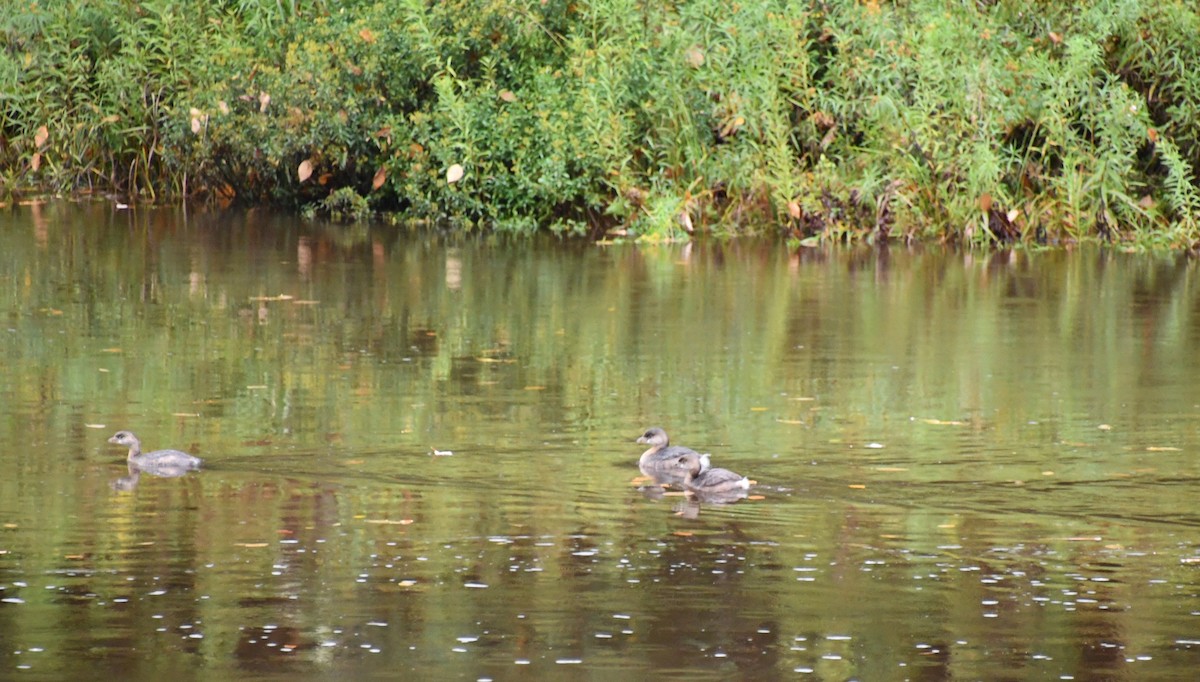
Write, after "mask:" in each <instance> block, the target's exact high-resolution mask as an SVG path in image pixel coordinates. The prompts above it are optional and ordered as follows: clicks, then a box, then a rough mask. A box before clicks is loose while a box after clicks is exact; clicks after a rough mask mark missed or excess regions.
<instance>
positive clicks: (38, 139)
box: [33, 126, 50, 147]
mask: <svg viewBox="0 0 1200 682" xmlns="http://www.w3.org/2000/svg"><path fill="white" fill-rule="evenodd" d="M49 139H50V130H49V129H47V128H46V126H39V127H38V129H37V133H35V134H34V136H33V145H34V146H35V147H40V146H42V145H44V144H46V140H49Z"/></svg>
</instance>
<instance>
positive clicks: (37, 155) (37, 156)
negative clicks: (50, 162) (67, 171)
mask: <svg viewBox="0 0 1200 682" xmlns="http://www.w3.org/2000/svg"><path fill="white" fill-rule="evenodd" d="M29 167H30V168H31V169H33V170H35V171H36V170H37V169H39V168H41V167H42V153H41V152H34V153H33V158H31V159H29Z"/></svg>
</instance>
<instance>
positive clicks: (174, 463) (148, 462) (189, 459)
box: [108, 431, 200, 475]
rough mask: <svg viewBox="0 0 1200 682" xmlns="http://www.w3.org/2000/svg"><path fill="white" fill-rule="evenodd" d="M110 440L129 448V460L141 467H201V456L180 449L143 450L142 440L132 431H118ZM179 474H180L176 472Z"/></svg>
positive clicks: (164, 468) (185, 468)
mask: <svg viewBox="0 0 1200 682" xmlns="http://www.w3.org/2000/svg"><path fill="white" fill-rule="evenodd" d="M108 442H110V443H113V444H114V445H123V446H125V447H127V448H129V457H127V458H126V459H127V461H128V462H129V463H130V464H131V465H133V466H135V467H138V468H139V469H161V470H167V469H183V470H187V469H199V468H200V458H199V457H195V456H193V455H189V454H188V453H186V452H181V451H179V450H155V451H154V452H146V453H143V452H142V441H140V440H138V437H137V436H135V435H133V433H132V432H130V431H117V432H116V433H115V434H113V437H112V438H109V439H108ZM176 475H178V474H176Z"/></svg>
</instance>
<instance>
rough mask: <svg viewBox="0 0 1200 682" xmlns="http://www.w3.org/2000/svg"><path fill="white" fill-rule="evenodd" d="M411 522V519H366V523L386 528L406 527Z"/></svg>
mask: <svg viewBox="0 0 1200 682" xmlns="http://www.w3.org/2000/svg"><path fill="white" fill-rule="evenodd" d="M412 522H413V520H412V519H367V523H379V524H384V525H388V526H407V525H408V524H410V523H412Z"/></svg>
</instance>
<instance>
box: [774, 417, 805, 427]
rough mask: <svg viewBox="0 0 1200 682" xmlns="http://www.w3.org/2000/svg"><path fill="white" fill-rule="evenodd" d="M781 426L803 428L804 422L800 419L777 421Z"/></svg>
mask: <svg viewBox="0 0 1200 682" xmlns="http://www.w3.org/2000/svg"><path fill="white" fill-rule="evenodd" d="M775 421H777V422H779V423H780V424H791V425H792V426H803V425H804V422H802V421H800V420H799V419H776V420H775Z"/></svg>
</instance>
